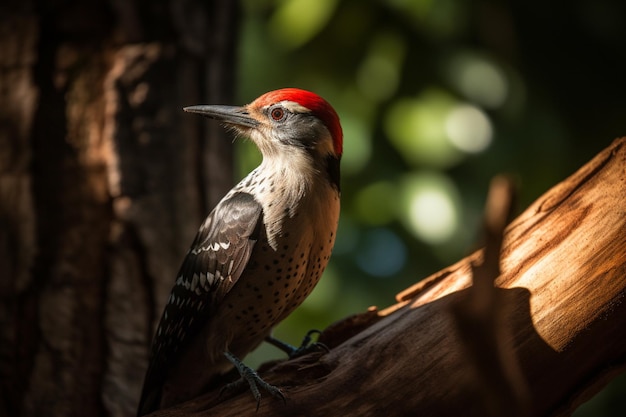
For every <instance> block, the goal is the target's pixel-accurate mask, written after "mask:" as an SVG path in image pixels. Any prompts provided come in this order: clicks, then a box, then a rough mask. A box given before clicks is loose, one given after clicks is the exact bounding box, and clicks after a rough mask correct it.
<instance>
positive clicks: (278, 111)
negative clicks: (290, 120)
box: [270, 107, 285, 122]
mask: <svg viewBox="0 0 626 417" xmlns="http://www.w3.org/2000/svg"><path fill="white" fill-rule="evenodd" d="M270 116H272V119H274V120H276V121H277V122H278V121H280V120H282V119H283V118H284V117H285V109H283V108H282V107H274V108H273V109H272V110H271V111H270Z"/></svg>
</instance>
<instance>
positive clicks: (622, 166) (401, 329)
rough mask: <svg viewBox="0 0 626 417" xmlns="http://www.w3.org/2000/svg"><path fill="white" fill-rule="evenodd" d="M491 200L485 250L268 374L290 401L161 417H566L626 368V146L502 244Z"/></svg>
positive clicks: (207, 403)
mask: <svg viewBox="0 0 626 417" xmlns="http://www.w3.org/2000/svg"><path fill="white" fill-rule="evenodd" d="M498 184H499V185H498ZM494 190H495V191H494V193H492V194H491V196H490V200H489V203H488V211H487V212H488V213H491V214H488V215H487V216H486V227H485V230H486V232H487V233H486V235H487V238H486V247H485V249H484V250H480V251H477V252H476V253H474V254H472V255H470V256H468V257H467V258H465V259H463V260H461V261H460V262H458V263H456V264H455V265H452V266H450V267H448V268H446V269H444V270H442V271H440V272H439V273H436V274H434V275H433V276H431V277H428V278H427V279H425V280H423V281H421V282H419V283H417V284H416V285H415V286H413V287H412V288H408V289H407V290H405V291H404V292H402V293H400V294H398V297H397V301H398V303H397V304H395V305H393V306H391V307H389V308H386V309H384V310H377V309H375V308H372V309H370V311H368V312H365V313H362V314H359V315H356V316H354V317H349V318H347V319H345V320H343V321H341V322H339V323H337V324H335V325H333V326H331V327H329V328H328V329H326V330H325V331H324V333H323V334H322V335H321V336H320V341H321V342H323V343H324V344H326V345H327V346H328V347H329V348H330V351H329V352H328V353H326V354H319V353H318V354H309V355H306V356H303V357H300V358H298V359H294V360H289V361H284V362H279V363H274V364H268V365H267V366H265V367H263V370H261V375H262V377H263V378H264V379H265V380H266V381H267V382H269V383H272V384H275V385H277V386H280V387H281V388H282V389H283V391H284V393H285V395H286V397H287V400H286V402H285V403H283V402H282V401H279V400H275V399H272V398H264V399H263V401H262V403H261V407H260V409H259V410H258V412H257V411H255V403H254V400H253V399H252V396H251V395H250V393H248V392H245V393H240V394H238V395H234V396H231V397H227V396H226V397H224V398H219V395H218V393H219V390H216V391H213V392H210V393H208V394H207V395H206V396H204V397H201V398H198V399H196V400H194V401H191V402H189V403H185V404H183V405H181V406H178V407H176V408H173V409H169V410H161V411H158V412H156V413H154V414H152V415H153V416H172V417H173V416H183V415H185V416H208V415H219V416H242V415H251V416H295V415H307V416H343V415H359V416H380V415H387V416H403V415H406V416H413V415H426V416H435V415H436V416H459V415H463V416H489V415H493V416H502V415H507V416H516V415H517V416H525V415H530V416H564V415H569V414H570V413H571V412H572V411H573V410H574V409H575V408H576V407H577V406H578V405H580V404H581V402H583V401H585V400H586V399H588V398H589V397H590V396H591V395H593V394H594V393H595V392H597V391H598V390H599V389H600V388H602V387H603V386H604V385H605V384H606V383H607V382H608V381H609V380H610V379H611V378H612V377H614V376H616V375H617V374H618V373H620V372H623V371H624V369H626V337H625V336H624V328H626V303H625V302H624V296H625V295H626V203H625V197H626V138H622V139H619V140H616V141H615V142H614V143H613V144H612V145H611V146H610V147H609V148H607V149H606V150H604V151H603V152H602V153H600V154H599V155H597V156H596V157H595V158H594V159H593V160H592V161H591V162H589V163H588V164H586V165H585V166H583V167H582V168H581V169H580V170H579V171H578V172H576V173H575V174H573V175H572V176H571V177H569V178H568V179H566V180H565V181H563V182H562V183H560V184H558V185H557V186H555V187H553V188H552V189H551V190H549V191H548V192H546V193H545V194H544V195H543V196H542V197H541V198H539V199H538V200H537V201H536V202H535V203H533V204H532V205H531V206H530V207H529V208H528V209H526V210H525V211H524V212H523V213H522V214H521V215H520V216H519V217H517V218H516V219H515V220H514V221H513V222H512V223H511V224H510V225H509V226H508V227H507V228H506V230H505V232H504V235H498V230H499V229H500V228H503V225H504V224H505V221H504V220H503V219H504V218H505V217H506V212H507V207H508V206H510V189H509V188H508V187H507V186H506V182H505V186H502V183H501V182H497V183H496V186H495V187H494ZM494 213H495V214H494ZM503 213H504V214H503ZM498 255H500V256H498ZM494 280H495V286H494V285H493V283H494ZM485 284H487V285H485Z"/></svg>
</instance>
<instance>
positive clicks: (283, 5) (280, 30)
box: [269, 0, 337, 49]
mask: <svg viewBox="0 0 626 417" xmlns="http://www.w3.org/2000/svg"><path fill="white" fill-rule="evenodd" d="M336 6H337V0H284V1H281V2H279V5H278V8H277V9H276V12H275V13H274V15H273V16H272V18H271V20H270V24H269V27H270V30H271V32H272V34H273V36H274V38H275V39H276V41H277V42H278V43H280V44H281V45H283V46H284V47H285V48H287V49H294V48H297V47H299V46H302V45H303V44H305V43H307V42H308V41H309V40H311V39H312V38H313V37H314V36H315V35H317V34H318V33H319V32H320V31H321V30H322V29H323V28H324V27H325V26H326V24H327V23H328V21H329V20H330V18H331V17H332V16H333V13H334V11H335V7H336Z"/></svg>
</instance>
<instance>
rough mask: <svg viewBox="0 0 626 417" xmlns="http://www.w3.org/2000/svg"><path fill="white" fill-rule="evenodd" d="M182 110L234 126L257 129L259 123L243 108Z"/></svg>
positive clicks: (192, 108) (212, 107) (185, 108)
mask: <svg viewBox="0 0 626 417" xmlns="http://www.w3.org/2000/svg"><path fill="white" fill-rule="evenodd" d="M183 110H184V111H186V112H189V113H197V114H201V115H202V116H205V117H208V118H210V119H215V120H219V121H221V122H224V123H227V124H231V125H236V126H244V127H257V126H258V125H259V122H258V121H257V120H256V119H254V118H253V117H252V116H250V112H248V109H246V108H245V107H237V106H213V105H211V106H207V105H200V106H189V107H184V108H183Z"/></svg>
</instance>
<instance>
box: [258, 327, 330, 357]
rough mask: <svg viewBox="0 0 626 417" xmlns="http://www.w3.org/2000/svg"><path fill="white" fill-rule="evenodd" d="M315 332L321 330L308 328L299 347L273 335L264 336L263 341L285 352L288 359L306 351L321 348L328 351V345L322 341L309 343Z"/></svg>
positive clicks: (309, 351)
mask: <svg viewBox="0 0 626 417" xmlns="http://www.w3.org/2000/svg"><path fill="white" fill-rule="evenodd" d="M315 333H317V334H321V333H322V332H320V331H319V330H309V332H308V333H307V334H306V335H305V336H304V338H303V339H302V344H301V345H300V347H295V346H292V345H290V344H289V343H285V342H283V341H282V340H278V339H276V338H274V337H273V336H267V337H266V338H265V341H266V342H268V343H271V344H272V345H274V346H276V347H277V348H278V349H280V350H282V351H283V352H285V353H286V354H287V355H288V356H289V359H294V358H297V357H299V356H302V355H305V354H307V353H311V352H314V351H320V350H323V351H325V352H326V353H328V352H330V349H329V348H328V346H326V345H325V344H323V343H320V342H314V343H311V340H312V337H311V335H313V334H315Z"/></svg>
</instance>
